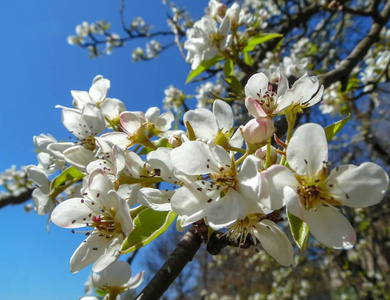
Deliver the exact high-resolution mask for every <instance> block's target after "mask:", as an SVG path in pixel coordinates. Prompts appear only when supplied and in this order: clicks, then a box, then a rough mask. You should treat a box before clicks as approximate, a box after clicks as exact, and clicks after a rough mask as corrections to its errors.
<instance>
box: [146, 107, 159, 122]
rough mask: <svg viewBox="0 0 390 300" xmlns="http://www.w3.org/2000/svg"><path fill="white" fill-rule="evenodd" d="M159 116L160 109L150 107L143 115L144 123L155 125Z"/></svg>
mask: <svg viewBox="0 0 390 300" xmlns="http://www.w3.org/2000/svg"><path fill="white" fill-rule="evenodd" d="M159 116H160V109H159V108H158V107H151V108H149V109H148V110H147V111H146V113H145V118H146V121H148V122H150V123H156V122H157V119H158V117H159Z"/></svg>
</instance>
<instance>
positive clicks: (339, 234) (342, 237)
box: [304, 205, 356, 249]
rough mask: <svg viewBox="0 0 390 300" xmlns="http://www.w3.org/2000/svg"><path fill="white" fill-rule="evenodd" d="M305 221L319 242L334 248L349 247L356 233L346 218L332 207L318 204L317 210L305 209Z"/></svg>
mask: <svg viewBox="0 0 390 300" xmlns="http://www.w3.org/2000/svg"><path fill="white" fill-rule="evenodd" d="M304 214H305V222H306V223H307V225H308V226H309V229H310V232H311V233H312V235H313V236H314V237H315V238H316V240H317V241H319V242H320V243H321V244H323V245H325V246H327V247H330V248H334V249H350V248H352V247H353V245H354V244H355V241H356V233H355V230H354V229H353V227H352V226H351V224H350V223H349V222H348V220H347V219H346V218H345V217H344V216H343V214H342V213H340V211H339V210H338V209H336V208H334V207H327V206H322V205H320V206H318V207H317V211H314V210H313V209H311V210H305V212H304Z"/></svg>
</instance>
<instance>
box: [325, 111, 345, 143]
mask: <svg viewBox="0 0 390 300" xmlns="http://www.w3.org/2000/svg"><path fill="white" fill-rule="evenodd" d="M350 118H351V114H348V116H346V117H345V118H344V119H341V120H340V121H337V122H336V123H334V124H332V125H329V126H326V127H325V134H326V140H327V141H328V142H329V141H330V140H331V139H333V137H334V136H335V135H336V134H337V133H338V132H339V131H340V130H341V129H342V128H343V127H344V125H345V124H347V122H348V121H349V119H350Z"/></svg>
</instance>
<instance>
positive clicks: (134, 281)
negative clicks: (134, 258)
mask: <svg viewBox="0 0 390 300" xmlns="http://www.w3.org/2000/svg"><path fill="white" fill-rule="evenodd" d="M144 274H145V271H142V272H139V273H138V274H137V275H135V276H134V277H132V278H131V279H130V280H129V282H128V283H127V284H126V286H127V287H128V288H129V289H135V288H137V287H139V286H140V285H141V283H142V281H143V280H144Z"/></svg>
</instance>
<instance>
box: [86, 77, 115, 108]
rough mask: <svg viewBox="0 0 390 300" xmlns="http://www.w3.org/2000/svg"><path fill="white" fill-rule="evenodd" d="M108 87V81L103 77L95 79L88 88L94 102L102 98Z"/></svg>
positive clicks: (105, 94) (104, 96)
mask: <svg viewBox="0 0 390 300" xmlns="http://www.w3.org/2000/svg"><path fill="white" fill-rule="evenodd" d="M109 88H110V81H109V80H108V79H105V78H100V79H99V80H96V81H95V82H94V83H93V84H92V86H91V88H90V89H89V95H90V96H91V99H92V101H93V102H94V103H98V102H100V101H102V100H104V99H105V98H106V96H107V92H108V89H109Z"/></svg>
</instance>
